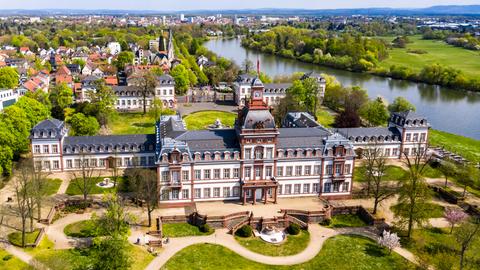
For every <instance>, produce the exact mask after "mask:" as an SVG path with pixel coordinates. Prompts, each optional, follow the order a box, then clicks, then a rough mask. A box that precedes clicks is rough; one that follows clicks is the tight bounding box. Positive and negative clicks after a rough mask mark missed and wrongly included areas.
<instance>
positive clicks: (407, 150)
mask: <svg viewBox="0 0 480 270" xmlns="http://www.w3.org/2000/svg"><path fill="white" fill-rule="evenodd" d="M403 152H404V153H405V155H407V156H409V155H410V149H409V148H405V150H403Z"/></svg>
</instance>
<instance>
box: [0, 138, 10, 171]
mask: <svg viewBox="0 0 480 270" xmlns="http://www.w3.org/2000/svg"><path fill="white" fill-rule="evenodd" d="M12 159H13V151H12V148H10V147H9V146H7V145H1V144H0V176H2V175H10V174H11V173H12V165H13V163H12Z"/></svg>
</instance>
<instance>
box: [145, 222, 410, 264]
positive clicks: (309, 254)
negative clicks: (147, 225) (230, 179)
mask: <svg viewBox="0 0 480 270" xmlns="http://www.w3.org/2000/svg"><path fill="white" fill-rule="evenodd" d="M309 232H310V243H309V244H308V246H307V248H305V249H304V250H303V251H302V252H300V253H298V254H296V255H292V256H281V257H272V256H265V255H262V254H258V253H255V252H252V251H250V250H248V249H246V248H245V247H243V246H242V245H240V244H239V243H238V242H237V241H236V240H235V238H234V237H233V236H232V235H230V234H228V230H227V229H218V230H216V231H215V233H214V234H212V235H209V236H192V237H181V238H170V243H168V244H167V245H166V246H165V247H164V249H163V250H162V252H160V253H159V254H158V256H157V257H156V258H155V259H154V260H153V261H152V262H151V263H150V264H149V265H148V266H147V268H145V269H146V270H157V269H160V268H161V267H162V266H163V265H164V264H165V263H166V262H167V261H168V260H169V259H170V258H171V257H172V256H173V255H175V254H176V253H177V252H179V251H180V250H182V249H184V248H186V247H188V246H190V245H195V244H204V243H210V244H217V245H221V246H224V247H226V248H228V249H230V250H232V251H234V252H235V253H237V254H239V255H240V256H242V257H244V258H246V259H249V260H252V261H256V262H259V263H263V264H270V265H294V264H300V263H304V262H307V261H310V260H312V259H313V258H314V257H315V256H316V255H317V254H318V253H319V252H320V250H321V249H322V246H323V243H324V242H325V240H326V239H328V238H330V237H333V236H335V235H339V234H356V235H361V236H365V237H368V238H371V239H374V240H377V238H378V236H377V235H375V234H374V233H372V232H371V231H370V230H369V228H368V227H362V228H342V229H339V230H333V229H329V228H325V227H322V226H320V225H318V224H312V225H309ZM394 251H395V252H397V253H398V254H399V255H401V256H402V257H404V258H405V259H407V260H409V261H411V262H413V263H415V264H416V263H417V261H416V260H415V256H414V255H413V254H412V253H411V252H409V251H408V250H406V249H403V248H397V249H395V250H394Z"/></svg>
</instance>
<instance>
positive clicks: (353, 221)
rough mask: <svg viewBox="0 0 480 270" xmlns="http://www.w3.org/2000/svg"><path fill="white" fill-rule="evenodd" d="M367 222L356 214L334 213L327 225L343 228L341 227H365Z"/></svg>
mask: <svg viewBox="0 0 480 270" xmlns="http://www.w3.org/2000/svg"><path fill="white" fill-rule="evenodd" d="M365 226H368V224H367V223H366V222H365V221H364V220H363V219H361V218H360V216H358V215H352V214H345V215H335V216H333V217H332V221H331V223H330V225H328V227H331V228H343V227H365Z"/></svg>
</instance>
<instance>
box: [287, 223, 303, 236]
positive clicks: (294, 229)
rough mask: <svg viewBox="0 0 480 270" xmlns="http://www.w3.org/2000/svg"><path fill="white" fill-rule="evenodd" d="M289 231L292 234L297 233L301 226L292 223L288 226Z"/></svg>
mask: <svg viewBox="0 0 480 270" xmlns="http://www.w3.org/2000/svg"><path fill="white" fill-rule="evenodd" d="M287 232H288V234H290V235H297V234H299V233H300V226H299V225H298V224H296V223H292V224H290V225H289V226H288V227H287Z"/></svg>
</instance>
